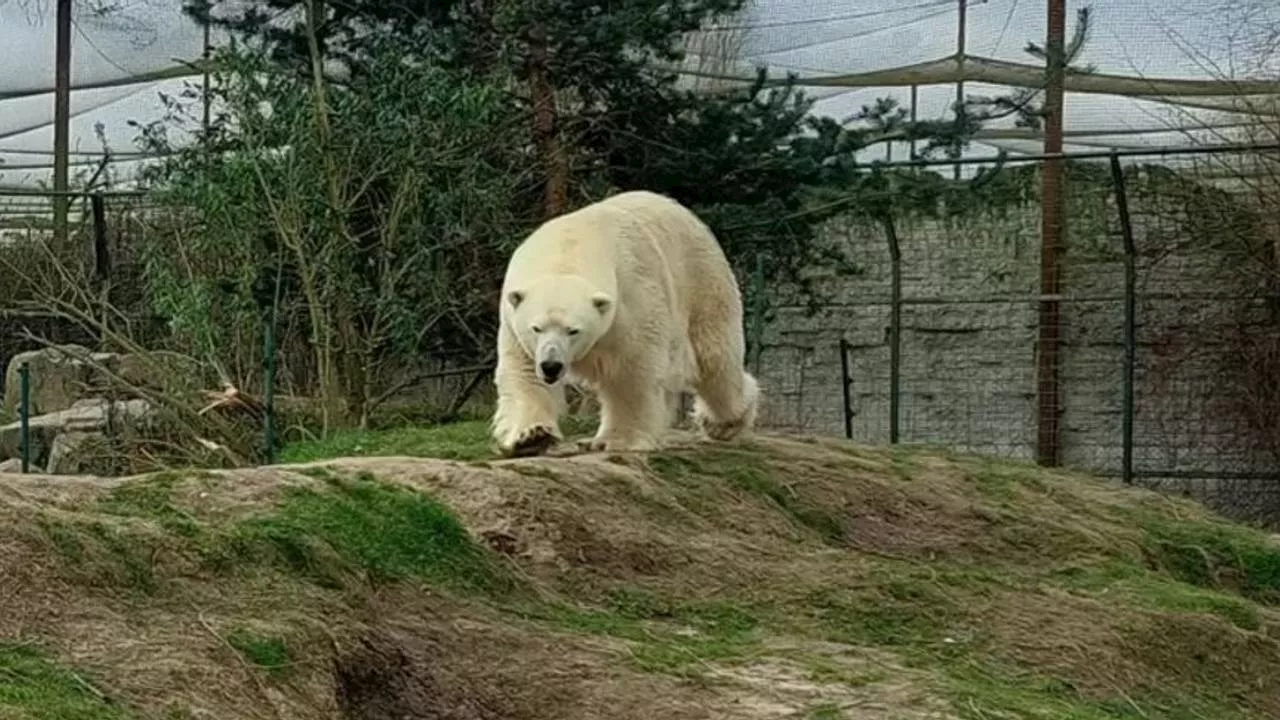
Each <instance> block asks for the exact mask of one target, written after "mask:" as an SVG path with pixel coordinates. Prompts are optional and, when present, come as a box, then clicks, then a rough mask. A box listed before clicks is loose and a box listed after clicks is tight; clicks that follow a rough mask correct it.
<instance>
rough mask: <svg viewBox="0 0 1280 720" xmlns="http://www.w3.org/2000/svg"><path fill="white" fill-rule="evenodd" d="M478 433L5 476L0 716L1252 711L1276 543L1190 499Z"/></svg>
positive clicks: (813, 454)
mask: <svg viewBox="0 0 1280 720" xmlns="http://www.w3.org/2000/svg"><path fill="white" fill-rule="evenodd" d="M486 446H487V442H486V440H485V438H484V427H483V424H478V423H477V424H472V425H467V424H463V425H458V426H451V427H448V428H440V429H435V430H426V431H417V432H409V431H399V432H397V433H392V434H379V435H363V436H354V435H353V436H345V437H341V438H338V439H336V440H335V441H332V442H331V443H329V444H324V443H313V444H310V445H306V446H301V447H297V448H293V449H292V450H291V451H290V452H291V453H292V455H291V457H290V459H291V460H293V461H295V462H301V461H306V462H303V464H295V465H290V466H283V467H278V468H264V469H258V470H253V471H237V472H220V473H164V474H158V475H150V476H145V477H139V478H132V479H128V480H123V481H108V480H97V479H90V478H85V479H66V478H58V479H50V478H38V477H28V478H16V477H13V476H8V477H4V478H2V479H0V603H3V607H4V608H5V612H4V613H3V614H0V718H5V719H6V720H7V719H8V718H24V719H25V718H40V719H44V718H58V719H63V718H66V719H76V718H107V719H108V720H115V719H117V718H120V719H137V718H206V717H208V718H226V717H237V718H344V719H345V718H352V719H354V718H359V719H361V720H375V719H376V720H381V719H383V718H385V719H388V720H389V719H390V718H403V717H413V718H458V719H465V720H487V719H489V718H493V719H495V720H496V719H498V718H503V719H517V720H518V719H522V718H527V719H529V720H542V719H546V720H551V719H553V718H555V719H565V720H578V719H582V720H586V719H587V718H598V717H603V716H610V717H616V718H624V719H629V718H635V719H636V720H640V719H642V718H643V719H646V720H647V719H649V718H673V719H677V720H679V719H684V718H689V719H691V720H692V719H693V718H741V719H743V720H748V719H756V718H760V719H763V718H787V717H794V718H815V719H816V718H826V719H833V718H869V719H872V720H876V719H885V720H887V719H889V718H895V719H897V718H905V719H908V720H910V719H913V718H921V719H924V718H967V719H972V720H986V719H989V718H1044V719H1045V720H1049V719H1052V720H1063V719H1065V720H1094V719H1101V718H1133V719H1134V720H1138V719H1146V718H1187V719H1188V720H1191V719H1195V718H1215V719H1218V718H1222V719H1226V720H1229V719H1231V718H1241V719H1245V718H1270V717H1278V716H1280V544H1277V543H1276V542H1275V541H1274V539H1273V538H1272V537H1269V536H1267V535H1265V534H1262V533H1259V532H1256V531H1253V530H1249V529H1246V528H1243V527H1240V526H1237V525H1233V524H1230V523H1227V522H1224V521H1222V520H1219V519H1217V518H1215V517H1214V516H1212V515H1210V514H1209V513H1208V512H1207V511H1205V510H1203V509H1202V508H1200V507H1198V506H1195V505H1192V504H1190V503H1187V502H1183V501H1178V500H1172V499H1168V498H1165V497H1162V496H1159V495H1156V494H1153V493H1149V492H1143V491H1137V490H1131V489H1125V488H1120V487H1116V486H1114V485H1111V484H1106V483H1103V482H1101V481H1097V480H1094V479H1090V478H1085V477H1078V476H1073V475H1069V474H1062V473H1049V472H1045V471H1043V470H1041V469H1038V468H1035V467H1033V466H1023V465H1017V464H1010V463H1002V462H994V461H990V460H987V459H983V458H974V457H960V456H952V455H948V454H946V453H939V452H931V451H925V450H910V451H908V450H901V449H893V450H887V449H870V448H863V447H858V446H854V445H851V444H847V443H840V442H826V441H809V442H803V441H797V440H791V439H784V438H759V439H757V440H755V441H752V442H747V443H736V444H731V445H711V444H699V443H693V442H690V443H686V444H685V445H683V446H680V447H675V448H673V449H671V450H669V451H666V452H662V453H655V454H652V455H648V456H621V455H613V456H610V455H603V454H592V455H567V456H562V457H544V458H534V459H525V460H504V461H497V460H494V459H493V458H491V457H489V455H488V451H487V449H486ZM334 454H339V455H361V457H345V458H341V459H333V458H330V457H329V456H330V455H334ZM389 456H394V457H389ZM413 456H428V457H413ZM429 456H436V457H437V458H438V457H440V456H443V457H445V458H449V459H432V458H431V457H429Z"/></svg>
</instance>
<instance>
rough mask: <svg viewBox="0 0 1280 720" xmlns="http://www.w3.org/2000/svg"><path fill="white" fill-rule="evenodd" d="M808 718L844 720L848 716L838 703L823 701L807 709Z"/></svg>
mask: <svg viewBox="0 0 1280 720" xmlns="http://www.w3.org/2000/svg"><path fill="white" fill-rule="evenodd" d="M805 717H807V718H808V720H844V719H845V718H847V717H849V716H848V715H846V714H845V712H844V710H842V709H841V708H840V706H839V705H834V704H831V703H823V704H822V705H819V706H818V707H816V708H814V709H812V710H810V711H809V714H808V715H806V716H805Z"/></svg>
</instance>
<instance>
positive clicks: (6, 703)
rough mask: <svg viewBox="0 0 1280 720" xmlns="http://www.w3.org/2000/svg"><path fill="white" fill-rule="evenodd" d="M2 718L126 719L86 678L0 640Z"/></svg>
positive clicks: (0, 702)
mask: <svg viewBox="0 0 1280 720" xmlns="http://www.w3.org/2000/svg"><path fill="white" fill-rule="evenodd" d="M0 717H4V718H12V719H13V720H125V719H126V718H128V717H130V715H129V713H127V712H126V711H125V710H124V709H123V708H122V707H120V706H119V705H116V704H114V703H112V702H111V701H110V700H109V699H107V698H106V697H105V696H103V695H102V694H101V693H100V692H99V691H98V690H97V689H95V688H94V687H93V686H92V685H90V684H89V683H88V682H87V681H86V680H85V679H84V678H82V677H81V676H80V675H77V674H76V673H74V672H72V671H71V670H68V669H66V668H63V667H60V666H58V665H56V664H54V663H53V662H51V661H49V660H48V659H47V658H46V657H45V656H44V655H42V654H41V653H39V652H37V651H36V650H35V649H33V648H31V647H27V646H25V645H15V644H13V643H0Z"/></svg>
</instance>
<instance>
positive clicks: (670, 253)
mask: <svg viewBox="0 0 1280 720" xmlns="http://www.w3.org/2000/svg"><path fill="white" fill-rule="evenodd" d="M511 266H512V267H513V268H517V267H518V268H519V272H521V273H537V274H541V273H566V274H574V275H580V276H582V277H585V278H589V279H592V280H593V281H595V282H596V284H597V286H598V287H601V288H602V289H605V290H606V291H608V292H613V291H614V290H615V288H616V289H618V290H621V291H622V292H624V293H625V292H626V290H628V288H618V287H617V283H618V282H619V281H621V282H622V283H623V284H626V283H627V281H628V280H629V279H642V278H643V279H644V280H648V281H656V282H660V283H661V284H662V285H663V286H664V287H663V290H664V291H666V292H671V293H674V295H675V297H672V298H671V300H672V301H674V302H675V304H676V305H677V306H683V308H682V309H684V310H685V311H686V312H690V311H692V312H694V313H695V314H696V312H697V307H696V306H698V305H701V304H703V303H700V302H699V298H707V299H715V300H716V303H715V304H716V306H717V307H715V308H713V309H712V310H713V311H714V312H717V313H718V314H721V315H724V314H725V313H728V314H729V315H731V316H733V315H738V316H740V315H741V298H740V296H739V294H738V288H737V285H736V282H735V280H734V278H733V272H732V270H731V269H730V267H729V263H728V260H726V258H725V255H724V251H723V250H722V249H721V248H720V245H719V243H718V242H717V241H716V238H715V236H714V235H712V233H711V230H710V229H709V228H708V227H707V226H706V225H705V224H704V223H703V222H702V221H701V220H700V219H699V218H698V217H697V215H695V214H694V213H693V212H692V211H691V210H689V209H688V208H686V207H684V206H683V205H681V204H680V203H678V202H676V201H675V200H673V199H671V198H669V197H666V196H664V195H660V194H658V193H653V192H648V191H643V190H636V191H629V192H624V193H619V194H617V195H613V196H611V197H608V198H606V199H604V200H601V201H599V202H596V203H592V204H591V205H587V206H586V207H583V208H581V209H579V210H575V211H573V212H570V213H566V214H565V215H561V216H560V217H557V218H554V219H552V220H549V221H547V222H546V223H544V224H543V225H542V226H541V227H539V228H538V229H537V230H535V231H534V232H533V233H532V234H531V235H530V236H529V237H528V238H527V239H526V240H525V242H524V243H523V244H522V245H521V246H520V248H518V249H517V250H516V253H515V255H514V256H513V257H512V263H511ZM637 270H639V271H640V272H639V273H638V274H637V273H636V271H637ZM664 294H665V293H664ZM724 302H729V303H730V307H724V306H723V303H724Z"/></svg>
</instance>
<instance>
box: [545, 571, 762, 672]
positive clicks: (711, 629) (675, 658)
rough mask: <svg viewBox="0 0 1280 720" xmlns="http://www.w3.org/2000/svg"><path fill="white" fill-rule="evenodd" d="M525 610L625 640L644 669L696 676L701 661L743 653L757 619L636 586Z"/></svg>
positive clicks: (741, 610) (734, 608) (740, 610)
mask: <svg viewBox="0 0 1280 720" xmlns="http://www.w3.org/2000/svg"><path fill="white" fill-rule="evenodd" d="M524 615H525V616H526V617H528V618H531V619H537V620H542V621H544V622H549V623H551V624H553V625H557V626H559V627H562V628H564V629H566V630H569V631H571V632H578V633H584V634H590V635H603V636H608V637H613V638H618V639H621V640H626V641H629V643H630V645H631V655H632V659H633V662H634V663H635V665H636V666H637V667H638V668H639V669H641V670H644V671H646V672H657V673H665V674H672V675H678V676H696V675H697V674H698V673H699V671H700V670H701V669H702V666H703V665H704V664H705V663H708V662H713V661H717V660H732V659H734V658H738V657H742V656H743V655H745V654H746V653H747V651H748V649H749V648H750V647H751V646H752V645H753V644H754V642H755V641H756V636H757V628H758V626H759V621H758V620H757V618H756V617H755V616H754V615H753V614H752V613H751V612H750V611H749V610H748V609H746V608H745V607H743V606H741V605H738V604H735V603H732V602H728V601H696V602H692V601H674V600H667V599H663V598H659V597H658V596H656V595H653V594H651V593H647V592H643V591H638V590H624V591H615V592H613V593H611V594H610V595H609V597H608V598H607V600H606V602H605V603H604V605H603V606H601V607H594V608H582V607H570V606H565V605H555V606H540V607H537V608H533V609H528V610H526V611H525V612H524Z"/></svg>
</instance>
